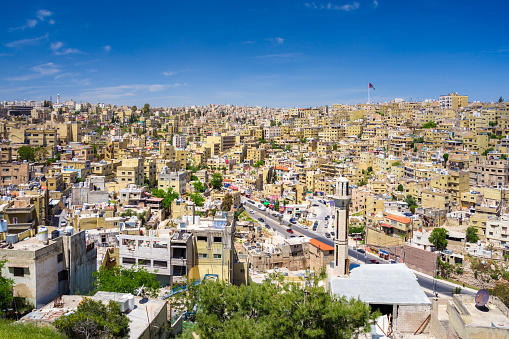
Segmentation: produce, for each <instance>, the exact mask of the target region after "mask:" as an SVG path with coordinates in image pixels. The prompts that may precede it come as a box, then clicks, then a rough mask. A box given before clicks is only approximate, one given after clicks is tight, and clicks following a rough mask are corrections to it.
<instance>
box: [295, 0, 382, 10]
mask: <svg viewBox="0 0 509 339" xmlns="http://www.w3.org/2000/svg"><path fill="white" fill-rule="evenodd" d="M375 3H376V4H377V5H378V1H376V0H375ZM304 6H306V7H308V8H313V9H327V10H340V11H346V12H350V11H353V10H356V9H358V8H359V7H360V6H361V4H360V3H359V2H357V1H354V2H352V3H351V4H345V5H334V4H333V3H331V2H329V3H326V4H318V5H317V4H316V3H314V2H305V3H304Z"/></svg>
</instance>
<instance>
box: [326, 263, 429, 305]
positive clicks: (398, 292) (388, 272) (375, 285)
mask: <svg viewBox="0 0 509 339" xmlns="http://www.w3.org/2000/svg"><path fill="white" fill-rule="evenodd" d="M330 286H331V292H332V293H333V294H335V295H340V296H346V297H347V298H359V299H360V300H362V301H364V302H366V303H368V304H387V305H394V304H397V305H429V304H431V301H430V300H429V298H428V297H427V296H426V294H425V293H424V291H423V290H422V289H421V287H420V286H419V284H418V283H417V280H416V279H415V276H414V274H413V273H412V272H411V271H410V269H409V268H408V267H407V266H406V265H405V264H390V265H361V266H359V267H356V268H354V269H352V270H351V271H350V277H346V278H342V277H331V278H330Z"/></svg>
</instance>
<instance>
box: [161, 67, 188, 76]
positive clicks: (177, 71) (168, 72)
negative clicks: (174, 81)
mask: <svg viewBox="0 0 509 339" xmlns="http://www.w3.org/2000/svg"><path fill="white" fill-rule="evenodd" d="M188 71H189V69H187V68H186V69H179V70H176V71H167V72H163V73H162V74H163V75H164V76H167V77H169V76H172V75H175V74H178V73H183V72H188Z"/></svg>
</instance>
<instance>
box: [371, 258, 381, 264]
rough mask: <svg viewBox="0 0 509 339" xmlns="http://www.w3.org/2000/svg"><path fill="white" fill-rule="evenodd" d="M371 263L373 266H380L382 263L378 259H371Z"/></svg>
mask: <svg viewBox="0 0 509 339" xmlns="http://www.w3.org/2000/svg"><path fill="white" fill-rule="evenodd" d="M370 261H371V263H372V264H379V263H380V262H379V261H378V260H376V259H371V260H370Z"/></svg>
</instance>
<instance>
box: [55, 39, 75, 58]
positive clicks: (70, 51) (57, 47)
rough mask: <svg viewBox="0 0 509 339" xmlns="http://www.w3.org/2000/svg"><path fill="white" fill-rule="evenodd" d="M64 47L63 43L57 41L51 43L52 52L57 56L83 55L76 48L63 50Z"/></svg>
mask: <svg viewBox="0 0 509 339" xmlns="http://www.w3.org/2000/svg"><path fill="white" fill-rule="evenodd" d="M63 46H64V43H63V42H62V41H56V42H52V43H51V46H50V47H51V50H52V51H53V53H55V55H65V54H74V53H81V51H80V50H79V49H76V48H66V49H62V47H63Z"/></svg>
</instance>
